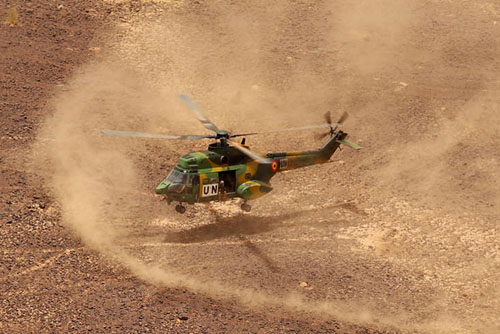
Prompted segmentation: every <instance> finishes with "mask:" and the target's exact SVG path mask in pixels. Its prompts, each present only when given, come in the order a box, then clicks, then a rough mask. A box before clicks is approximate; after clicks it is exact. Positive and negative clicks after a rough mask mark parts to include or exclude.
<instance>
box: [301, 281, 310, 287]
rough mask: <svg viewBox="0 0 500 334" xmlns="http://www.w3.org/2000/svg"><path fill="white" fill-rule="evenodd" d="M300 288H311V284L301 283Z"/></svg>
mask: <svg viewBox="0 0 500 334" xmlns="http://www.w3.org/2000/svg"><path fill="white" fill-rule="evenodd" d="M299 286H300V287H301V288H305V287H307V286H309V284H307V282H300V283H299Z"/></svg>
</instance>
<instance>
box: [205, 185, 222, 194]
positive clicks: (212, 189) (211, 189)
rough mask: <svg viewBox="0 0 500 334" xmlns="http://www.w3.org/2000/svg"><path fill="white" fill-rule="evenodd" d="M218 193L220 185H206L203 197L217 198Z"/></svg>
mask: <svg viewBox="0 0 500 334" xmlns="http://www.w3.org/2000/svg"><path fill="white" fill-rule="evenodd" d="M218 192H219V185H218V184H204V185H203V192H202V196H203V197H209V196H216V195H217V193H218Z"/></svg>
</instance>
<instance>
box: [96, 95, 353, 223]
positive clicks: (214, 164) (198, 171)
mask: <svg viewBox="0 0 500 334" xmlns="http://www.w3.org/2000/svg"><path fill="white" fill-rule="evenodd" d="M180 98H181V99H182V100H183V101H184V103H185V104H186V105H187V106H188V107H189V109H190V110H191V111H192V112H193V114H194V115H195V116H196V117H197V118H198V120H199V121H200V122H201V123H202V124H203V126H204V127H205V128H207V129H208V130H210V131H213V132H214V133H215V134H214V135H168V134H150V133H140V132H128V131H107V130H106V131H102V133H104V134H106V135H115V136H128V137H142V138H156V139H184V140H199V139H205V138H209V139H215V142H214V143H212V144H210V145H209V146H208V150H206V151H199V152H191V153H188V154H186V155H184V156H182V157H180V158H179V160H178V162H177V166H175V167H174V168H173V170H172V171H171V172H170V174H169V175H168V176H167V177H166V178H165V179H164V180H163V181H162V182H161V183H160V184H159V185H158V186H157V187H156V190H155V192H156V193H157V194H159V195H163V196H164V198H165V199H166V201H167V202H168V204H170V203H172V202H174V201H175V202H179V203H178V204H177V205H176V207H175V210H176V211H177V212H179V213H184V212H185V211H186V207H185V206H184V205H183V203H188V204H194V203H197V202H211V201H224V200H227V199H231V198H237V197H239V198H242V199H243V202H242V204H241V209H242V210H243V211H246V212H249V211H250V210H251V206H250V205H249V204H248V203H247V202H248V201H249V200H253V199H256V198H259V197H261V196H264V195H265V194H267V193H269V192H270V191H271V190H272V189H273V188H272V187H271V185H270V184H269V181H270V180H271V178H272V177H273V176H274V175H276V173H279V172H282V171H286V170H291V169H296V168H301V167H306V166H311V165H315V164H321V163H326V162H328V161H329V159H330V157H331V156H332V155H333V153H335V151H336V150H337V149H338V148H339V146H340V144H344V145H348V146H350V147H352V148H354V149H356V150H359V149H361V147H360V146H358V145H357V144H355V143H352V142H350V141H348V140H347V139H346V137H347V133H345V132H343V131H341V130H339V129H338V128H339V126H340V125H341V124H342V123H343V122H344V121H345V120H346V118H347V116H348V115H347V113H344V114H343V115H342V116H341V117H340V119H339V120H338V121H337V122H336V123H333V122H332V119H331V116H330V113H329V112H327V113H326V114H325V120H326V124H321V125H312V126H303V127H296V128H287V129H279V130H274V131H266V132H250V133H240V134H232V133H229V132H228V131H226V130H220V129H219V128H218V127H217V126H216V125H215V124H214V123H213V122H211V121H210V120H209V119H208V118H207V117H206V116H205V114H204V113H203V112H202V111H201V110H200V108H199V107H198V106H197V105H196V104H195V103H194V102H193V101H192V100H191V99H190V98H189V96H187V95H180ZM318 128H329V131H328V132H327V133H325V134H323V135H322V137H326V136H330V138H329V139H328V141H327V142H326V143H325V144H324V145H323V146H322V147H321V148H319V149H317V150H311V151H300V152H280V153H267V154H266V156H261V155H259V154H257V153H255V152H253V151H251V150H250V149H249V147H248V146H247V145H245V137H246V136H251V135H257V134H265V133H276V132H284V131H301V130H309V129H318ZM235 137H243V139H242V141H241V143H237V142H235V141H233V140H232V138H235Z"/></svg>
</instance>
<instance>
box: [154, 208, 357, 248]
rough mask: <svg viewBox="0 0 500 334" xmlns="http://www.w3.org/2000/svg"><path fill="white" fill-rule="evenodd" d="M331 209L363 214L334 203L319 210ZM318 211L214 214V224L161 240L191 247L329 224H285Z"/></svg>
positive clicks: (355, 209) (167, 235)
mask: <svg viewBox="0 0 500 334" xmlns="http://www.w3.org/2000/svg"><path fill="white" fill-rule="evenodd" d="M334 208H344V209H346V210H349V211H352V212H354V213H357V214H364V211H361V210H359V209H357V208H356V207H355V206H354V205H353V204H352V203H341V204H334V205H330V206H326V207H322V208H321V210H324V209H334ZM317 211H318V209H317V208H312V209H303V210H294V211H290V212H286V213H282V214H277V215H273V216H252V215H248V214H244V213H241V212H240V213H239V214H237V215H236V216H232V217H223V216H221V215H220V214H218V213H217V212H215V211H214V215H215V223H212V224H208V225H203V226H198V227H194V228H192V229H188V230H182V231H176V232H167V233H166V235H165V236H164V238H163V242H168V243H182V244H190V243H198V242H206V241H212V240H217V239H223V238H228V237H232V236H238V237H239V238H240V239H241V236H245V235H254V234H259V233H266V232H270V231H273V230H276V229H278V228H282V227H287V228H290V227H296V226H304V225H307V226H319V225H321V226H325V225H328V224H331V223H332V222H331V221H330V222H313V223H311V222H296V223H287V221H288V220H290V219H292V218H298V217H303V216H307V215H309V214H311V213H314V212H317ZM361 212H362V213H361ZM339 222H344V221H337V223H339Z"/></svg>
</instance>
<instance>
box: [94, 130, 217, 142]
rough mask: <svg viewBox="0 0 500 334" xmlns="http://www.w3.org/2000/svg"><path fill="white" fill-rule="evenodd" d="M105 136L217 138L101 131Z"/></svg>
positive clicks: (187, 138) (185, 138) (186, 138)
mask: <svg viewBox="0 0 500 334" xmlns="http://www.w3.org/2000/svg"><path fill="white" fill-rule="evenodd" d="M101 132H102V133H103V134H105V135H110V136H123V137H141V138H155V139H184V140H198V139H204V138H216V137H215V136H198V135H164V134H158V133H142V132H129V131H109V130H103V131H101Z"/></svg>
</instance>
